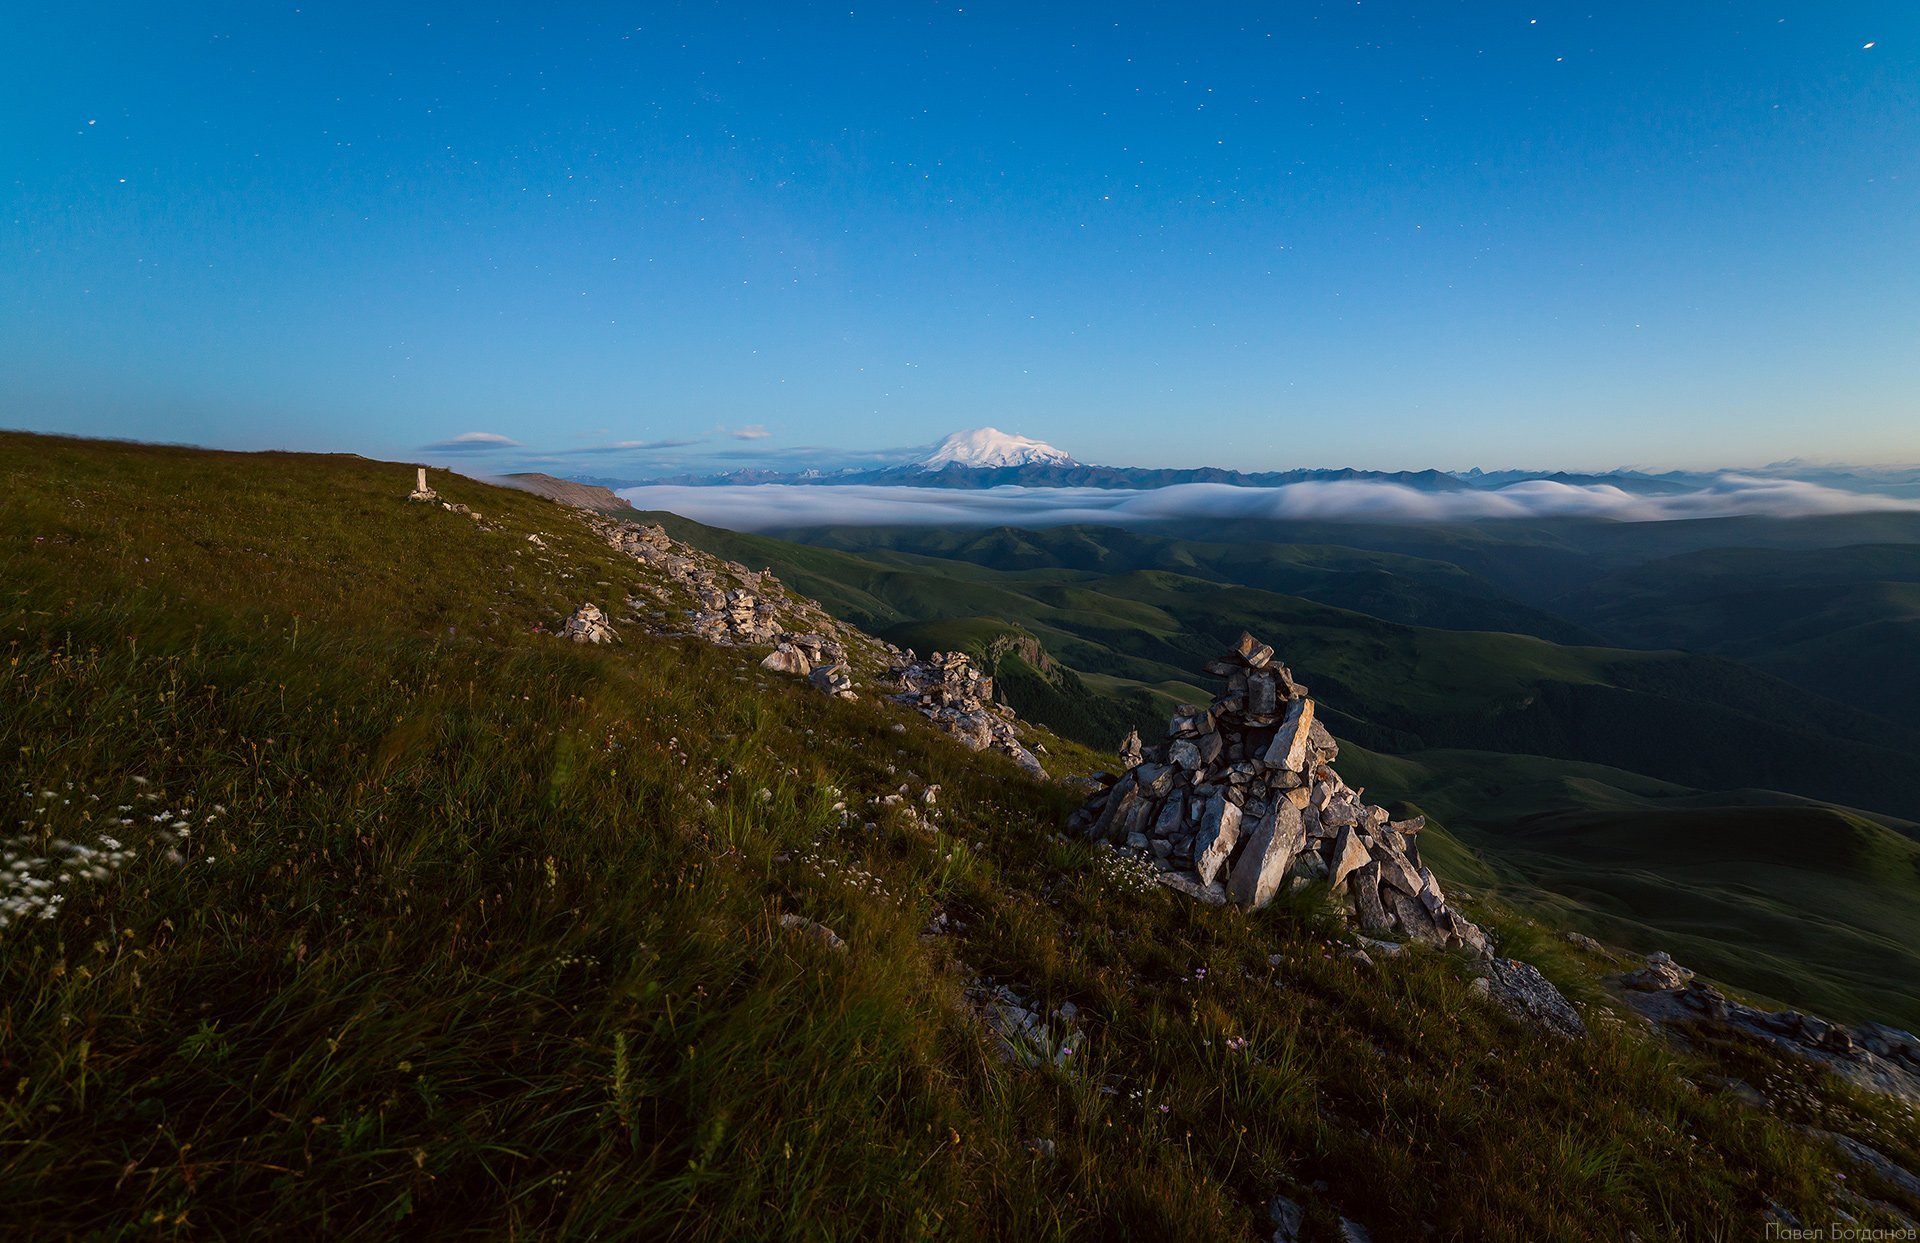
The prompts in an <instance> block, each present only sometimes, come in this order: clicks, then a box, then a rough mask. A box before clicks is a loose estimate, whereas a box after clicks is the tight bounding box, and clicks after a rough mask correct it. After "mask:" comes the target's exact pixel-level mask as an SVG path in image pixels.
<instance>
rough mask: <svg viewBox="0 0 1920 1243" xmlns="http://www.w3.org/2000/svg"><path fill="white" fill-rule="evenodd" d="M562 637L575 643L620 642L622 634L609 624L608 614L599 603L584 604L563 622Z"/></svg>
mask: <svg viewBox="0 0 1920 1243" xmlns="http://www.w3.org/2000/svg"><path fill="white" fill-rule="evenodd" d="M560 635H561V637H562V638H566V639H572V640H573V641H574V642H575V643H618V642H619V641H620V636H619V635H618V634H617V633H615V631H614V629H613V627H612V626H610V625H608V624H607V615H606V614H605V613H603V612H601V611H600V606H599V605H597V604H591V603H589V604H583V605H581V606H580V607H579V608H577V609H575V610H574V611H573V613H572V615H571V616H569V617H568V618H567V620H566V621H565V622H563V623H561V626H560Z"/></svg>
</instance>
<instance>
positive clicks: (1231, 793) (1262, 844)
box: [1071, 634, 1487, 952]
mask: <svg viewBox="0 0 1920 1243" xmlns="http://www.w3.org/2000/svg"><path fill="white" fill-rule="evenodd" d="M1205 668H1206V672H1207V673H1209V674H1211V675H1213V676H1214V677H1218V678H1223V679H1225V681H1226V686H1225V688H1224V689H1223V690H1222V691H1221V693H1220V694H1218V695H1216V696H1215V697H1214V699H1213V702H1212V703H1211V704H1209V705H1208V706H1206V707H1204V708H1201V707H1195V706H1193V705H1184V704H1183V705H1181V707H1180V708H1179V709H1178V710H1177V711H1176V714H1175V715H1174V717H1173V720H1172V722H1171V723H1170V724H1169V726H1168V730H1167V735H1168V737H1167V741H1166V742H1164V743H1160V744H1157V745H1154V746H1142V745H1141V744H1140V740H1139V737H1138V735H1137V734H1135V735H1130V736H1129V737H1128V738H1127V739H1126V740H1125V742H1123V743H1122V745H1121V753H1122V761H1123V763H1124V764H1125V765H1126V769H1125V772H1124V773H1123V774H1122V775H1121V776H1119V777H1118V778H1111V779H1110V780H1111V784H1110V785H1106V787H1105V788H1103V789H1101V790H1099V791H1097V792H1096V793H1094V794H1093V795H1092V796H1091V797H1090V798H1089V799H1088V800H1087V802H1086V804H1085V805H1084V806H1083V807H1081V809H1080V810H1079V811H1077V812H1076V813H1074V818H1073V821H1072V822H1071V823H1072V825H1073V827H1075V828H1077V829H1079V830H1081V831H1082V832H1084V833H1086V834H1087V835H1088V836H1089V837H1093V838H1096V839H1100V840H1104V841H1108V842H1111V843H1113V844H1115V845H1117V846H1120V847H1122V848H1124V849H1128V850H1132V851H1134V852H1136V853H1139V854H1142V855H1146V856H1148V857H1150V858H1152V859H1153V860H1155V861H1156V862H1157V863H1158V865H1159V866H1160V868H1161V869H1162V877H1161V879H1162V881H1163V882H1164V883H1166V884H1168V885H1171V886H1172V887H1173V888H1175V889H1179V890H1181V891H1182V892H1185V893H1188V894H1190V895H1192V896H1194V897H1196V898H1199V899H1201V900H1203V901H1207V902H1212V903H1216V904H1218V903H1225V902H1228V901H1232V902H1234V903H1236V904H1238V905H1240V906H1244V907H1248V908H1252V909H1258V908H1260V907H1263V906H1265V905H1267V903H1269V902H1271V901H1272V900H1273V898H1274V895H1275V894H1276V893H1278V892H1279V890H1280V887H1281V886H1282V885H1283V884H1291V885H1293V886H1295V887H1300V886H1304V885H1307V884H1309V883H1311V882H1313V881H1325V882H1326V883H1327V884H1328V885H1329V886H1331V887H1332V888H1333V890H1334V891H1335V892H1336V893H1338V894H1340V895H1341V896H1342V898H1343V900H1344V901H1345V902H1346V904H1347V906H1348V908H1349V910H1350V912H1351V914H1352V916H1353V918H1354V920H1355V922H1357V923H1358V924H1359V926H1360V927H1361V929H1362V930H1364V931H1366V932H1369V933H1394V934H1398V935H1400V936H1403V937H1407V938H1410V939H1412V940H1416V941H1424V942H1428V943H1430V944H1433V945H1438V946H1448V947H1458V946H1465V947H1467V948H1469V949H1472V950H1475V951H1480V952H1484V951H1485V950H1486V948H1487V940H1486V937H1485V935H1484V934H1483V933H1482V932H1481V931H1480V929H1479V928H1478V927H1476V926H1475V925H1474V924H1473V923H1472V922H1470V921H1469V920H1467V919H1466V918H1465V917H1464V916H1462V915H1461V914H1460V913H1459V912H1457V911H1455V910H1454V909H1453V908H1452V907H1450V906H1449V905H1448V904H1447V900H1446V896H1445V894H1444V893H1442V892H1441V889H1440V883H1439V882H1438V881H1437V880H1435V879H1434V875H1433V872H1432V871H1431V870H1430V869H1428V868H1427V867H1425V866H1424V865H1423V864H1422V863H1421V861H1420V848H1419V843H1418V835H1419V833H1420V830H1421V829H1422V828H1424V827H1425V824H1426V821H1425V819H1424V818H1423V817H1419V816H1416V817H1413V818H1412V819H1409V820H1401V821H1395V820H1392V819H1391V818H1389V816H1388V814H1387V812H1386V810H1385V809H1383V808H1380V807H1375V806H1371V805H1369V804H1367V803H1365V802H1363V801H1362V799H1361V794H1362V791H1359V790H1352V789H1349V788H1348V787H1347V785H1346V783H1345V782H1343V781H1341V779H1340V775H1339V774H1338V773H1336V772H1335V771H1334V769H1333V762H1334V760H1335V759H1336V758H1337V757H1338V755H1339V746H1338V744H1336V743H1335V742H1334V740H1333V736H1332V735H1331V734H1329V733H1328V732H1327V729H1326V727H1325V726H1324V725H1323V724H1321V722H1320V721H1318V720H1317V719H1316V718H1315V714H1314V702H1313V700H1312V699H1311V698H1310V697H1309V696H1308V694H1307V688H1306V687H1304V686H1301V685H1300V684H1299V683H1298V682H1296V681H1294V679H1293V676H1292V674H1291V673H1290V672H1289V671H1288V669H1287V667H1286V666H1285V665H1283V664H1281V663H1279V662H1278V661H1276V660H1275V659H1274V655H1273V649H1272V648H1271V647H1269V646H1268V645H1267V644H1265V643H1262V642H1260V641H1259V640H1258V639H1256V638H1254V637H1253V636H1252V635H1250V634H1243V635H1241V636H1240V641H1239V643H1238V644H1236V645H1235V646H1234V648H1233V650H1232V651H1230V652H1228V653H1226V654H1225V655H1224V656H1221V657H1220V658H1219V659H1217V660H1214V661H1210V662H1208V664H1207V665H1206V667H1205ZM1103 784H1104V783H1103Z"/></svg>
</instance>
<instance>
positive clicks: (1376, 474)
mask: <svg viewBox="0 0 1920 1243" xmlns="http://www.w3.org/2000/svg"><path fill="white" fill-rule="evenodd" d="M580 481H581V482H583V483H595V484H604V485H606V486H608V487H611V488H623V487H631V486H636V485H639V484H643V483H653V484H669V485H677V486H683V487H686V486H691V487H703V486H712V487H722V486H728V485H735V486H737V485H741V484H762V483H780V484H803V485H820V486H832V485H845V484H865V485H869V486H874V485H878V486H883V487H907V488H953V489H960V490H978V489H985V488H1004V487H1022V488H1104V489H1128V490H1136V491H1144V490H1150V489H1154V488H1167V487H1173V486H1176V485H1179V484H1188V483H1216V484H1228V485H1231V486H1234V487H1248V488H1273V487H1281V486H1283V485H1286V484H1292V483H1329V482H1332V483H1338V482H1349V481H1364V482H1370V483H1390V484H1398V485H1400V486H1401V487H1406V488H1412V489H1414V490H1415V491H1419V492H1461V491H1469V490H1475V489H1488V490H1491V489H1495V488H1502V487H1506V486H1508V485H1510V484H1513V483H1519V482H1526V481H1547V482H1552V483H1563V484H1567V485H1570V486H1576V487H1585V486H1593V485H1611V486H1613V487H1617V488H1620V489H1622V490H1623V491H1627V492H1634V493H1638V494H1646V495H1651V494H1661V493H1673V492H1683V491H1686V490H1688V489H1689V488H1690V487H1694V486H1698V482H1699V481H1698V480H1697V479H1694V478H1692V477H1689V476H1685V475H1682V474H1680V473H1678V472H1675V473H1674V474H1670V475H1652V474H1647V473H1644V472H1640V471H1625V470H1623V471H1607V472H1602V473H1598V474H1573V473H1569V472H1566V471H1521V470H1501V471H1491V472H1489V471H1482V470H1480V469H1478V468H1475V469H1473V470H1470V471H1460V472H1456V471H1443V470H1412V471H1407V470H1401V471H1379V470H1360V469H1356V468H1353V467H1298V468H1294V469H1291V470H1269V471H1242V470H1233V469H1229V468H1226V467H1220V466H1196V467H1156V466H1095V465H1091V464H1089V463H1086V462H1081V461H1078V460H1076V459H1075V458H1074V457H1072V456H1071V455H1070V454H1068V453H1067V452H1066V451H1065V450H1063V449H1058V448H1056V447H1054V446H1053V445H1050V444H1047V443H1046V442H1045V441H1041V440H1034V439H1032V438H1030V437H1027V436H1018V435H1014V434H1012V433H1009V432H1003V431H1000V430H999V429H998V428H993V427H977V428H973V429H970V430H968V431H960V432H954V433H953V434H952V435H950V436H948V437H946V438H945V439H944V440H942V441H941V442H940V443H939V444H938V445H936V446H934V448H933V450H932V452H930V453H928V454H926V455H925V456H923V457H920V458H918V459H916V460H914V461H911V462H906V463H898V464H892V465H887V466H873V467H848V468H846V469H844V470H837V471H822V470H818V469H809V470H800V471H792V472H786V471H778V470H769V469H768V468H766V467H762V466H754V467H746V468H743V469H740V470H734V471H726V472H724V473H718V474H704V475H703V474H692V473H686V474H679V475H672V476H668V477H666V478H661V479H653V480H623V479H600V478H593V479H589V478H586V477H584V476H582V477H580Z"/></svg>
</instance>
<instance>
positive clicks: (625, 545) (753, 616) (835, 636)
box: [586, 512, 900, 694]
mask: <svg viewBox="0 0 1920 1243" xmlns="http://www.w3.org/2000/svg"><path fill="white" fill-rule="evenodd" d="M586 520H587V523H588V525H589V526H591V527H592V528H593V530H594V532H595V533H596V534H598V535H599V536H600V538H602V539H604V540H605V541H606V542H607V543H608V544H609V545H610V546H612V547H613V548H615V549H616V550H618V551H620V552H622V553H625V554H626V555H627V556H629V557H632V558H633V559H634V560H635V561H638V562H640V563H641V564H642V565H645V566H647V567H648V568H650V569H652V570H655V571H657V574H658V577H660V578H663V579H664V581H663V582H655V583H651V584H642V585H641V590H643V591H647V592H649V593H650V594H651V595H652V596H653V600H652V601H648V600H646V599H643V598H640V597H629V598H628V600H627V607H628V609H629V610H630V611H631V613H632V616H631V617H629V618H628V620H630V621H642V620H643V617H642V615H643V613H651V614H652V615H653V616H654V618H655V619H656V620H655V623H654V624H653V625H651V626H650V627H649V628H650V629H651V630H652V631H653V632H654V633H656V634H686V635H691V636H692V637H694V638H698V639H704V640H705V641H707V642H709V643H714V644H718V645H720V646H722V647H758V646H771V647H772V648H773V649H774V650H773V652H772V653H771V654H770V655H768V657H767V658H766V659H765V660H763V661H761V665H762V667H763V668H766V669H769V670H772V671H774V672H776V673H786V674H791V675H792V676H794V677H802V678H804V677H809V676H810V675H812V674H813V673H814V672H816V671H817V670H819V669H820V668H822V667H823V666H833V665H841V666H843V667H844V668H845V670H846V672H847V677H848V678H849V679H851V677H852V670H853V665H854V660H855V658H856V657H858V658H859V659H860V662H861V666H862V668H864V669H866V670H868V671H876V672H877V671H878V670H880V669H884V668H886V667H887V665H888V664H890V663H892V662H893V661H894V660H896V659H897V658H898V657H899V655H900V652H899V650H898V649H896V648H894V647H892V646H891V645H890V644H886V643H882V642H881V641H880V640H878V639H875V638H874V637H873V636H871V635H869V634H866V633H865V632H863V631H860V630H857V629H855V628H854V627H852V626H848V625H844V624H843V623H841V622H839V621H837V620H836V619H835V618H834V617H833V616H832V615H831V614H829V613H828V612H827V611H826V610H825V609H823V608H821V607H820V606H819V605H818V604H817V603H815V602H814V601H812V600H809V599H807V598H806V597H804V596H800V595H797V594H795V593H793V592H791V591H789V590H787V589H786V587H785V586H784V585H783V584H782V583H781V582H780V580H779V579H778V578H776V577H775V576H774V575H773V573H772V572H771V571H769V570H750V569H748V568H747V567H746V566H744V565H741V564H740V563H739V562H737V561H723V560H722V559H720V558H719V557H715V556H712V555H710V554H708V553H704V552H701V551H699V550H698V549H696V548H694V547H692V546H691V545H689V544H683V543H681V542H680V541H679V540H676V539H674V538H673V537H672V536H670V535H668V534H667V531H666V528H665V527H662V526H659V525H658V524H655V523H636V522H630V521H623V520H621V519H618V518H614V517H609V516H607V515H605V514H602V513H598V512H589V513H588V514H587V515H586ZM845 689H847V690H851V685H849V686H848V687H846V688H845ZM831 693H835V694H838V693H840V692H839V691H833V692H831Z"/></svg>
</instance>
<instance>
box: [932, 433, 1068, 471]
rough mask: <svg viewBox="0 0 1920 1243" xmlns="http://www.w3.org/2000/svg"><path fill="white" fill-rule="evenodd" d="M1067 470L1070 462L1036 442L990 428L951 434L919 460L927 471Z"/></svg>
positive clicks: (1065, 457) (1048, 446) (1048, 445)
mask: <svg viewBox="0 0 1920 1243" xmlns="http://www.w3.org/2000/svg"><path fill="white" fill-rule="evenodd" d="M1037 462H1038V463H1052V464H1054V465H1059V466H1071V465H1073V464H1074V462H1073V459H1072V458H1071V457H1068V456H1067V455H1066V454H1065V453H1062V452H1061V451H1060V450H1058V449H1056V448H1054V447H1053V446H1052V445H1050V444H1046V443H1044V442H1042V441H1038V440H1030V439H1028V438H1027V437H1025V436H1011V435H1008V434H1007V433H1006V432H1003V431H1000V430H999V429H997V428H992V427H976V428H974V429H973V430H972V431H967V432H955V433H954V434H953V435H951V436H949V437H947V438H946V439H945V440H943V441H941V442H940V447H939V448H937V449H935V450H934V451H933V453H932V454H931V455H930V456H928V457H925V458H922V459H921V460H920V465H922V466H924V467H926V468H927V469H928V470H939V469H940V468H941V467H943V466H980V467H994V466H1028V465H1031V464H1033V463H1037Z"/></svg>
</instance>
